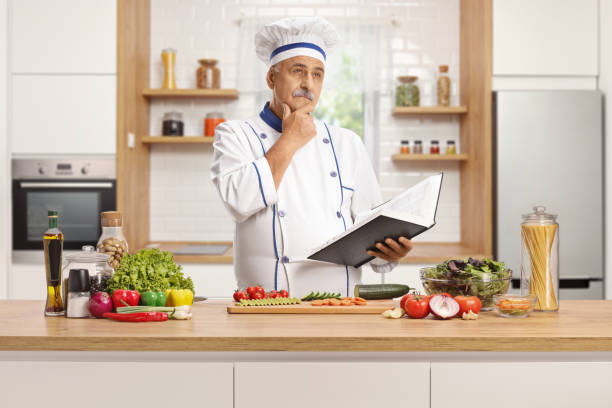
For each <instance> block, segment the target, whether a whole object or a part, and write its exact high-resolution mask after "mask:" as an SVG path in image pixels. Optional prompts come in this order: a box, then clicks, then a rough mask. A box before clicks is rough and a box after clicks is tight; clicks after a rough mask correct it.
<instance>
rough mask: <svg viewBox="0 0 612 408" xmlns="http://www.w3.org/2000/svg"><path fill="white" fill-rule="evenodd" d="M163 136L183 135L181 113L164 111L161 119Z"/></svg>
mask: <svg viewBox="0 0 612 408" xmlns="http://www.w3.org/2000/svg"><path fill="white" fill-rule="evenodd" d="M162 135H163V136H183V114H182V113H180V112H176V111H172V112H166V113H164V117H163V119H162Z"/></svg>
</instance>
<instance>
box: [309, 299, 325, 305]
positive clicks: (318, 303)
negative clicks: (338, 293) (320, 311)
mask: <svg viewBox="0 0 612 408" xmlns="http://www.w3.org/2000/svg"><path fill="white" fill-rule="evenodd" d="M311 304H312V305H313V306H323V301H322V300H313V301H312V303H311Z"/></svg>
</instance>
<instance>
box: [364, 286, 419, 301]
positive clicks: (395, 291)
mask: <svg viewBox="0 0 612 408" xmlns="http://www.w3.org/2000/svg"><path fill="white" fill-rule="evenodd" d="M410 289H411V288H410V286H408V285H402V284H399V283H382V284H376V285H355V297H360V298H363V299H367V300H376V299H393V298H396V297H400V296H404V295H405V294H406V293H408V292H410Z"/></svg>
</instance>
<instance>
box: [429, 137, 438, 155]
mask: <svg viewBox="0 0 612 408" xmlns="http://www.w3.org/2000/svg"><path fill="white" fill-rule="evenodd" d="M429 154H440V143H439V142H438V141H437V140H432V141H431V144H430V146H429Z"/></svg>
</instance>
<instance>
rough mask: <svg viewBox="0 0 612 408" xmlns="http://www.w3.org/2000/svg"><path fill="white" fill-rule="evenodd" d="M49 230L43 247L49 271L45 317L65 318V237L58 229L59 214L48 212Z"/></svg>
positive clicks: (53, 211)
mask: <svg viewBox="0 0 612 408" xmlns="http://www.w3.org/2000/svg"><path fill="white" fill-rule="evenodd" d="M47 216H48V217H49V229H48V230H47V231H45V235H44V237H43V246H44V248H45V269H46V270H47V304H46V306H45V316H63V315H65V314H66V312H65V310H64V304H63V302H62V276H61V275H62V252H63V249H64V235H63V234H62V231H60V230H59V229H58V228H57V218H58V213H57V211H56V210H51V211H49V212H48V214H47Z"/></svg>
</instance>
